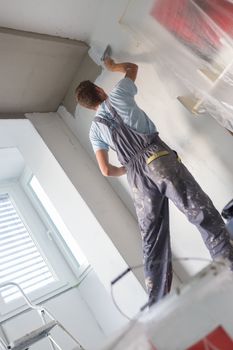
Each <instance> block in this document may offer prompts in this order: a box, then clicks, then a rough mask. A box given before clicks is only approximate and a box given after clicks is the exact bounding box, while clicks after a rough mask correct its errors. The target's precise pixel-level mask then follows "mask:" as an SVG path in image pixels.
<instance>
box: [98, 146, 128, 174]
mask: <svg viewBox="0 0 233 350" xmlns="http://www.w3.org/2000/svg"><path fill="white" fill-rule="evenodd" d="M96 159H97V162H98V165H99V168H100V170H101V173H102V174H103V175H104V176H122V175H125V174H126V169H125V167H124V166H121V167H116V166H114V165H112V164H110V163H109V161H108V152H107V151H106V150H104V149H100V150H98V151H96Z"/></svg>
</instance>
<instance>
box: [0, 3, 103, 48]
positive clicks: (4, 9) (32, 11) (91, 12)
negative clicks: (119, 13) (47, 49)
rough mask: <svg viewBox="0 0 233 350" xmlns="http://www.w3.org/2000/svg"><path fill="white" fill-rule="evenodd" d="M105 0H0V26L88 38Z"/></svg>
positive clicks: (81, 38) (72, 37) (67, 36)
mask: <svg viewBox="0 0 233 350" xmlns="http://www.w3.org/2000/svg"><path fill="white" fill-rule="evenodd" d="M107 1H108V0H66V1H63V0H33V1H31V0H20V1H9V0H0V9H1V11H0V26H1V27H7V28H14V29H19V30H25V31H31V32H35V33H43V34H49V35H55V36H60V37H64V38H71V39H77V40H83V41H87V42H88V39H89V36H90V33H91V31H92V29H93V28H94V24H95V22H96V19H97V18H98V13H99V12H101V11H102V10H103V7H104V5H105V3H106V2H107Z"/></svg>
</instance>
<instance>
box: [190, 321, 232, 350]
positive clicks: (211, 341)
mask: <svg viewBox="0 0 233 350" xmlns="http://www.w3.org/2000/svg"><path fill="white" fill-rule="evenodd" d="M217 349H219V350H231V349H233V341H232V339H231V337H230V336H229V335H228V334H227V333H226V332H225V330H224V329H223V328H222V327H221V326H219V327H218V328H216V329H215V330H214V331H213V332H211V333H210V334H208V335H207V336H206V337H205V338H203V339H202V340H200V341H199V342H198V343H196V344H194V345H193V346H191V348H188V349H187V350H217Z"/></svg>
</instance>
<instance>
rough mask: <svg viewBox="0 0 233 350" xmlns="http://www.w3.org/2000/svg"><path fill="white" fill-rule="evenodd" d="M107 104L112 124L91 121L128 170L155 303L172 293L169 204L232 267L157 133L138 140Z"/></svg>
mask: <svg viewBox="0 0 233 350" xmlns="http://www.w3.org/2000/svg"><path fill="white" fill-rule="evenodd" d="M105 102H106V105H107V107H108V109H109V112H110V113H111V116H112V118H113V121H112V120H109V119H105V118H101V117H98V116H96V117H95V119H94V121H95V122H98V123H103V124H105V125H106V126H107V127H108V128H109V130H110V133H111V136H112V140H113V144H114V146H115V151H116V153H117V156H118V159H119V161H120V163H121V164H122V165H123V166H125V168H126V169H127V178H128V182H129V185H130V187H131V190H132V193H133V199H134V205H135V208H136V213H137V217H138V223H139V227H140V231H141V236H142V242H143V257H144V261H143V262H144V273H145V281H146V286H147V290H148V293H149V300H150V302H151V303H153V302H155V301H157V300H159V299H161V298H162V297H163V296H164V295H165V294H166V293H168V292H169V291H170V288H171V282H172V264H171V246H170V234H169V208H168V199H171V200H172V201H173V202H174V204H175V205H176V206H177V207H178V209H180V210H181V211H182V212H183V213H184V214H185V215H186V217H187V218H188V220H189V221H190V222H192V223H193V224H194V225H196V227H197V228H198V230H199V231H200V233H201V235H202V238H203V240H204V242H205V244H206V246H207V248H208V249H209V251H210V254H211V256H212V257H213V258H215V257H217V256H221V257H225V258H228V259H230V260H231V261H232V262H233V248H232V246H231V245H230V241H229V238H228V233H227V231H226V229H225V224H224V221H223V220H222V218H221V216H220V214H219V213H218V211H217V210H216V209H215V207H214V205H213V203H212V202H211V200H210V199H209V197H208V196H207V195H206V194H205V193H204V192H203V190H202V189H201V188H200V186H199V185H198V183H197V182H196V181H195V179H194V178H193V176H192V175H191V174H190V173H189V171H188V170H187V169H186V167H185V166H184V165H183V164H182V163H181V162H180V160H179V159H178V157H177V155H176V153H175V152H174V151H173V150H171V149H170V148H169V147H168V146H167V145H166V144H165V143H164V142H163V141H162V140H161V139H160V138H159V136H158V133H154V134H141V133H138V132H136V131H135V130H133V129H131V128H130V127H129V126H127V125H126V124H124V122H123V120H122V118H121V117H120V116H119V115H118V114H117V112H116V110H115V109H114V108H113V107H112V106H111V105H110V102H109V100H106V101H105ZM161 260H162V262H160V261H161ZM156 262H157V263H156Z"/></svg>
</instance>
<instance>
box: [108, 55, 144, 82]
mask: <svg viewBox="0 0 233 350" xmlns="http://www.w3.org/2000/svg"><path fill="white" fill-rule="evenodd" d="M104 65H105V67H106V68H107V70H109V71H111V72H121V73H125V77H127V78H130V79H131V80H133V81H135V79H136V77H137V72H138V66H137V65H136V64H134V63H130V62H124V63H115V61H114V60H113V59H112V58H110V57H108V58H106V59H105V60H104Z"/></svg>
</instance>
